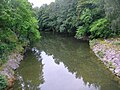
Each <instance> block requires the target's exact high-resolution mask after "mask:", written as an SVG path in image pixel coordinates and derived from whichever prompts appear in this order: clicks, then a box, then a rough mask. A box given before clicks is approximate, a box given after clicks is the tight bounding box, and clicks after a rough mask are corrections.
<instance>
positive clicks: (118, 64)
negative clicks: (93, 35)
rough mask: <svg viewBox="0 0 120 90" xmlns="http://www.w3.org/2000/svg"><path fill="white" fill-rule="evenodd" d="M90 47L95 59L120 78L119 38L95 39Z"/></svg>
mask: <svg viewBox="0 0 120 90" xmlns="http://www.w3.org/2000/svg"><path fill="white" fill-rule="evenodd" d="M90 47H91V49H92V50H93V51H94V53H95V54H96V56H97V57H99V58H100V60H102V61H103V62H104V64H105V65H106V66H107V67H108V68H109V69H110V70H111V71H112V72H113V73H114V74H115V75H117V76H119V77H120V38H111V39H104V40H103V39H102V40H101V39H96V40H92V41H90Z"/></svg>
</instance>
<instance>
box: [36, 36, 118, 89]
mask: <svg viewBox="0 0 120 90" xmlns="http://www.w3.org/2000/svg"><path fill="white" fill-rule="evenodd" d="M36 47H37V48H39V49H40V50H43V51H45V52H46V53H47V54H48V55H50V54H53V55H54V58H55V62H56V63H57V64H59V63H60V62H63V63H64V65H65V67H67V68H68V70H69V72H71V73H74V74H75V75H76V78H83V81H84V83H85V85H88V86H91V85H92V86H95V87H99V86H100V87H101V90H113V88H112V86H115V88H114V90H115V89H116V90H119V89H118V88H117V86H116V84H117V83H115V82H114V81H113V80H112V78H113V77H112V76H111V75H112V74H111V73H110V72H109V71H108V70H106V69H105V67H104V65H103V64H101V63H100V61H99V60H97V57H96V56H95V55H94V54H93V52H92V51H91V50H90V49H89V45H88V44H87V43H86V42H83V41H81V42H79V41H76V40H75V39H73V38H70V37H60V36H57V35H56V36H55V35H54V36H52V35H46V36H45V37H43V38H42V39H41V42H40V43H37V44H36ZM105 86H107V87H106V88H105Z"/></svg>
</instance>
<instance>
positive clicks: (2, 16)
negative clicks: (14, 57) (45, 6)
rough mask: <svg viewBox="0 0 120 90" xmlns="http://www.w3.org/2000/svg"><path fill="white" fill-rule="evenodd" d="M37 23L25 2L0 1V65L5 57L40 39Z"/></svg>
mask: <svg viewBox="0 0 120 90" xmlns="http://www.w3.org/2000/svg"><path fill="white" fill-rule="evenodd" d="M37 29H38V21H37V20H36V18H35V16H34V13H33V10H32V5H31V4H30V3H29V2H28V1H27V0H1V1H0V63H2V62H3V61H4V59H5V55H7V54H9V53H10V52H11V51H13V50H15V49H17V48H18V50H20V47H24V46H26V45H28V44H31V43H32V42H34V41H36V40H38V39H40V33H39V31H38V30H37Z"/></svg>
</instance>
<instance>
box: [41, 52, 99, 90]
mask: <svg viewBox="0 0 120 90" xmlns="http://www.w3.org/2000/svg"><path fill="white" fill-rule="evenodd" d="M41 58H42V63H43V64H44V66H43V72H44V73H43V76H44V80H45V83H44V84H42V85H41V89H42V90H99V88H100V87H99V86H98V87H97V86H95V85H94V84H91V85H90V84H89V83H86V84H85V83H84V81H83V78H82V77H81V78H76V74H75V73H73V74H72V73H71V72H69V71H68V68H67V67H65V66H64V64H63V63H62V62H60V63H59V64H56V63H55V62H54V61H55V59H54V58H53V55H47V54H46V53H45V52H44V51H42V52H41Z"/></svg>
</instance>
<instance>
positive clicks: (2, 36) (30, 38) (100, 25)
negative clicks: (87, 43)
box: [0, 0, 120, 89]
mask: <svg viewBox="0 0 120 90" xmlns="http://www.w3.org/2000/svg"><path fill="white" fill-rule="evenodd" d="M119 24H120V0H55V2H52V3H51V4H49V5H47V4H44V5H42V6H41V7H40V8H39V7H35V8H32V4H31V3H30V2H28V0H0V66H2V65H3V63H5V62H6V61H7V59H8V56H9V55H10V54H11V53H15V52H23V51H24V49H25V47H27V46H30V45H31V44H33V43H34V42H36V41H37V40H39V39H40V38H41V36H40V31H45V32H48V31H51V32H53V33H61V34H69V35H74V37H75V38H77V39H95V38H109V37H116V36H117V37H119V36H120V25H119ZM0 81H1V82H0V84H1V86H0V87H1V88H0V89H3V88H5V87H6V82H5V80H4V77H3V76H1V75H0Z"/></svg>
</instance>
